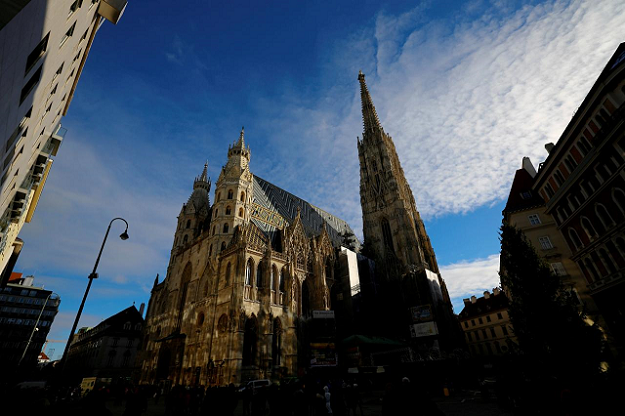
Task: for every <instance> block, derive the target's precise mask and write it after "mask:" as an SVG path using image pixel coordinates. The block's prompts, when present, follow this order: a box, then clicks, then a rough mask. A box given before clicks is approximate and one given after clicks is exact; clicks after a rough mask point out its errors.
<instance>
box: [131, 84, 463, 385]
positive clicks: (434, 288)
mask: <svg viewBox="0 0 625 416" xmlns="http://www.w3.org/2000/svg"><path fill="white" fill-rule="evenodd" d="M359 81H360V88H361V98H362V111H363V121H364V132H363V138H362V140H359V141H358V154H359V158H360V172H361V175H360V177H361V187H360V194H361V204H362V210H363V222H364V227H363V231H364V237H365V244H366V246H365V250H364V251H365V254H366V255H368V256H370V257H372V258H373V259H374V260H375V261H376V271H375V274H376V276H377V275H379V276H380V278H381V281H382V283H381V286H380V291H379V292H378V291H377V290H374V291H372V292H371V296H370V299H368V300H367V301H366V302H364V304H368V305H370V308H369V310H368V311H366V312H364V313H362V314H360V316H359V317H358V319H359V320H360V324H361V325H359V328H365V330H366V331H368V333H370V334H383V335H387V336H391V337H395V338H399V339H409V338H410V337H411V331H412V337H413V338H414V339H417V340H418V341H420V342H413V344H414V345H417V344H418V345H421V347H419V348H420V349H421V350H424V349H425V350H427V351H432V350H437V351H439V350H440V348H439V341H443V344H445V343H446V340H450V339H451V338H453V333H454V324H453V322H454V317H453V313H452V309H451V303H450V300H449V295H448V293H447V289H446V287H445V282H444V281H443V279H442V277H441V276H440V273H439V270H438V265H437V263H436V257H435V255H434V250H433V249H432V246H431V244H430V240H429V238H428V236H427V233H426V232H425V228H424V226H423V221H422V220H421V218H420V216H419V212H418V211H417V208H416V204H415V200H414V197H413V195H412V191H411V190H410V187H409V185H408V182H407V181H406V178H405V177H404V173H403V170H402V168H401V165H400V163H399V158H398V156H397V152H396V150H395V145H394V144H393V141H392V139H391V137H390V136H389V135H387V134H386V133H385V132H384V130H383V129H382V126H381V125H380V122H379V120H378V116H377V114H376V111H375V108H374V106H373V103H372V100H371V97H370V95H369V92H368V90H367V86H366V84H365V79H364V75H363V74H362V73H361V74H360V75H359ZM250 159H251V151H250V149H249V147H246V145H245V140H244V132H243V130H242V131H241V134H240V137H239V139H238V141H236V143H234V145H232V146H231V147H230V148H229V149H228V160H227V163H226V165H225V166H224V167H223V168H222V170H221V173H220V175H219V179H218V180H217V183H216V189H215V193H214V195H215V201H214V202H213V204H212V205H211V203H210V200H209V192H210V189H211V182H210V179H209V178H208V176H207V166H206V165H205V166H204V171H203V172H202V174H201V175H200V176H199V177H197V178H196V179H195V181H194V183H193V193H192V194H191V196H190V198H189V200H188V201H187V203H186V204H184V205H183V206H182V209H181V211H180V215H179V216H178V226H177V229H176V233H175V236H174V244H173V247H172V251H171V258H170V262H169V266H168V268H167V276H166V277H165V279H164V280H163V281H162V282H159V281H158V276H157V278H156V281H155V282H154V287H153V289H152V295H151V298H150V302H149V305H148V312H147V317H146V321H147V325H146V333H145V336H144V359H143V364H142V372H141V382H143V383H154V382H159V381H161V380H169V382H172V383H180V384H186V385H192V384H202V385H210V384H227V383H240V382H242V381H245V380H248V379H262V378H274V379H275V378H280V377H282V376H286V375H295V374H298V373H299V372H300V370H303V369H305V368H306V367H307V364H308V362H307V359H308V358H309V357H307V353H306V350H307V348H308V347H309V344H308V342H307V338H308V335H309V334H307V333H306V329H305V328H306V327H307V325H306V324H305V321H307V319H309V318H310V316H311V313H312V311H313V310H317V311H318V310H321V311H324V310H330V309H332V302H331V299H333V298H334V299H336V301H340V300H341V299H342V298H341V297H339V296H332V292H331V291H332V287H333V284H334V283H335V270H339V271H340V268H339V265H338V255H339V254H338V253H339V252H340V250H338V248H339V247H340V246H341V244H344V243H346V239H347V238H348V236H350V235H351V236H353V232H352V230H351V229H350V227H349V225H348V224H347V223H346V222H345V221H343V220H341V219H339V218H337V217H335V216H333V215H330V214H328V213H327V212H325V211H323V210H321V209H319V208H317V207H315V206H313V205H310V204H309V203H307V202H306V201H303V200H301V199H299V198H297V197H296V196H294V195H292V194H290V193H288V192H286V191H285V190H283V189H280V188H278V187H276V186H275V185H273V184H271V183H269V182H267V181H265V180H264V179H261V178H259V177H258V176H255V175H253V174H252V173H251V171H250ZM355 243H356V244H355V245H359V243H358V242H357V241H356V242H355ZM342 274H343V273H342V272H341V275H342ZM348 289H349V288H348ZM348 292H349V290H348ZM363 293H365V292H364V291H363ZM428 311H429V312H428ZM426 312H427V313H426ZM415 317H416V318H417V319H415ZM424 331H425V332H424ZM428 331H429V332H428ZM339 335H341V336H346V335H348V334H339ZM447 344H448V345H447V347H450V346H451V345H452V343H449V342H447ZM423 345H425V347H423ZM444 347H445V346H444V345H443V348H444ZM447 349H449V348H447ZM428 354H429V352H428Z"/></svg>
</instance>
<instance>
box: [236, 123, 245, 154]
mask: <svg viewBox="0 0 625 416" xmlns="http://www.w3.org/2000/svg"><path fill="white" fill-rule="evenodd" d="M237 146H240V147H241V149H243V148H245V126H243V127H241V133H240V134H239V141H238V142H237Z"/></svg>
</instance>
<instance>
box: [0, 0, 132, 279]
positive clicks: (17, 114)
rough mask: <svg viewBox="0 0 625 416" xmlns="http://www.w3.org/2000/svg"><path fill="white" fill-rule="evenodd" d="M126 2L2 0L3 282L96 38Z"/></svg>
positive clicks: (0, 211)
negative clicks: (104, 25) (99, 31)
mask: <svg viewBox="0 0 625 416" xmlns="http://www.w3.org/2000/svg"><path fill="white" fill-rule="evenodd" d="M126 3H127V1H126V0H53V1H52V0H0V157H1V159H0V166H1V169H2V172H1V173H0V176H1V179H0V270H1V271H2V277H1V278H0V286H2V285H3V284H5V283H6V280H7V279H8V276H10V274H11V270H12V269H13V266H14V265H15V262H16V261H17V256H18V255H19V253H20V250H21V248H22V244H23V243H22V241H21V240H20V239H19V238H18V234H19V232H20V230H21V228H22V226H23V225H24V223H26V222H30V220H31V218H32V216H33V212H34V210H35V208H36V206H37V201H38V199H39V197H40V195H41V191H42V189H43V186H44V184H45V182H46V178H47V176H48V174H49V172H50V168H51V166H52V161H53V160H52V158H53V157H54V156H56V154H57V151H58V150H59V146H60V145H61V142H62V141H63V138H64V136H65V133H66V129H65V128H63V127H62V126H61V118H62V117H63V116H64V115H65V114H67V109H68V107H69V104H70V102H71V100H72V96H73V94H74V91H75V89H76V85H77V83H78V79H79V77H80V74H81V72H82V70H83V68H84V65H85V61H86V60H87V56H88V54H89V50H90V48H91V45H92V44H93V39H94V37H95V35H96V33H97V31H98V29H99V28H100V26H101V25H102V23H103V22H104V19H107V20H109V21H111V22H112V23H115V24H116V23H117V21H118V20H119V18H120V17H121V15H122V13H123V12H124V9H125V7H126Z"/></svg>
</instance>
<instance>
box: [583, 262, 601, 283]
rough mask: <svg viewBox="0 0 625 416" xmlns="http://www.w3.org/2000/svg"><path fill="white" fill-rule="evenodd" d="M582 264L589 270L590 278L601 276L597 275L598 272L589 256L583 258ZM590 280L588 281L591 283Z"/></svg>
mask: <svg viewBox="0 0 625 416" xmlns="http://www.w3.org/2000/svg"><path fill="white" fill-rule="evenodd" d="M584 265H585V266H586V270H588V271H589V272H590V275H591V276H590V277H591V279H590V280H592V281H595V280H599V279H600V278H601V276H599V272H598V271H597V268H596V267H595V264H594V263H593V261H592V260H591V259H590V258H586V259H585V260H584ZM592 281H590V282H589V283H592Z"/></svg>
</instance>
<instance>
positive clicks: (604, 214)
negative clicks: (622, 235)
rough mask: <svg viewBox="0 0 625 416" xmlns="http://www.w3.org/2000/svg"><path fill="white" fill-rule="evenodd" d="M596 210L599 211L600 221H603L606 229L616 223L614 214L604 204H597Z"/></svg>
mask: <svg viewBox="0 0 625 416" xmlns="http://www.w3.org/2000/svg"><path fill="white" fill-rule="evenodd" d="M595 212H596V213H597V217H599V221H601V224H603V227H604V228H605V229H607V228H608V227H610V226H611V225H612V224H614V220H613V219H612V216H611V215H610V213H609V212H608V210H607V209H606V207H605V206H604V205H603V204H597V205H595Z"/></svg>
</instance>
